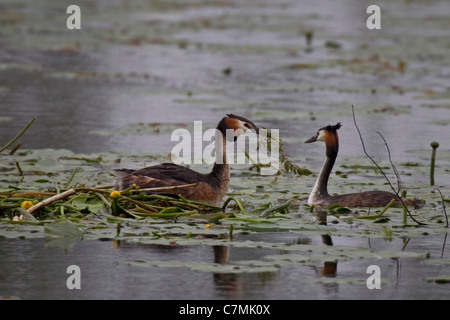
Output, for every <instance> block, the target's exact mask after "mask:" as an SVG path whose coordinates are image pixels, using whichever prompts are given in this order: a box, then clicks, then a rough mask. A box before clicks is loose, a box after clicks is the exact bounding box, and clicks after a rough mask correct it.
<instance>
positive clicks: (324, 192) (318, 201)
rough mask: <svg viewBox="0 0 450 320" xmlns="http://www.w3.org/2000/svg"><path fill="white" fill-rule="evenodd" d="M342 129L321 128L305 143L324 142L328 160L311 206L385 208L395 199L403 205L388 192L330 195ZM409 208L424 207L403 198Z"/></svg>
mask: <svg viewBox="0 0 450 320" xmlns="http://www.w3.org/2000/svg"><path fill="white" fill-rule="evenodd" d="M340 127H341V123H340V122H338V123H337V124H336V125H334V126H332V125H328V126H326V127H323V128H320V129H319V131H317V133H316V134H315V135H314V136H313V137H312V138H310V139H308V140H306V141H305V143H311V142H315V141H323V142H325V145H326V159H325V162H324V164H323V166H322V169H321V171H320V173H319V177H318V178H317V181H316V183H315V185H314V188H313V190H312V192H311V194H310V195H309V198H308V204H309V205H313V204H314V205H319V206H323V207H326V206H330V205H333V204H339V205H340V206H342V207H384V206H386V205H388V204H389V202H391V200H392V199H395V202H394V205H397V206H399V205H402V203H401V201H400V199H399V196H398V195H396V194H394V193H392V192H387V191H379V190H374V191H365V192H360V193H347V194H342V195H336V196H331V195H329V194H328V189H327V185H328V178H329V177H330V173H331V170H332V169H333V165H334V163H335V161H336V157H337V155H338V151H339V137H338V133H337V130H338V129H339V128H340ZM402 200H403V202H404V203H405V204H406V205H407V206H414V207H416V208H418V207H421V206H422V205H423V203H422V201H421V200H419V199H409V198H402Z"/></svg>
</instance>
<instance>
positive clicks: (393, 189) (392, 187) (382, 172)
mask: <svg viewBox="0 0 450 320" xmlns="http://www.w3.org/2000/svg"><path fill="white" fill-rule="evenodd" d="M352 114H353V123H354V124H355V127H356V130H357V131H358V134H359V139H360V140H361V144H362V147H363V151H364V154H365V155H366V156H367V157H368V158H369V159H370V160H371V161H372V162H373V163H374V164H375V166H376V167H377V168H378V170H380V172H381V174H382V175H383V176H384V178H385V179H386V181H387V182H388V184H389V186H390V187H391V189H392V191H394V194H395V195H396V197H397V199H398V200H400V202H401V203H402V205H403V207H404V208H405V210H406V211H407V213H408V215H409V217H410V218H411V219H412V220H413V221H414V222H415V223H417V224H419V225H424V224H425V223H422V222H419V221H417V220H416V219H414V217H413V216H412V214H411V212H410V211H409V209H408V208H407V206H406V204H405V202H403V199H402V197H400V196H399V195H398V192H397V191H396V190H395V188H394V186H393V185H392V183H391V181H390V180H389V178H388V177H387V176H386V174H385V173H384V171H383V169H381V167H380V166H379V165H378V163H376V161H375V160H373V158H372V157H371V156H370V155H369V154H368V153H367V151H366V146H365V145H364V140H363V138H362V135H361V131H360V130H359V127H358V125H357V124H356V116H355V109H354V107H353V105H352ZM383 140H384V139H383Z"/></svg>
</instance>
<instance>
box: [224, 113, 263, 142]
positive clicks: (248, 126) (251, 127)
mask: <svg viewBox="0 0 450 320" xmlns="http://www.w3.org/2000/svg"><path fill="white" fill-rule="evenodd" d="M217 129H219V130H220V132H222V134H224V135H226V133H227V130H232V131H233V136H234V140H235V141H236V139H237V137H238V136H239V135H241V134H243V133H247V132H248V131H254V132H256V134H258V133H259V128H258V127H257V126H256V125H255V124H254V123H253V122H251V121H250V120H248V119H247V118H244V117H241V116H237V115H234V114H227V116H226V117H224V118H222V120H221V121H220V122H219V124H218V125H217Z"/></svg>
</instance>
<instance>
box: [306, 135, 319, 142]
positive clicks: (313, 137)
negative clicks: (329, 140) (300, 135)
mask: <svg viewBox="0 0 450 320" xmlns="http://www.w3.org/2000/svg"><path fill="white" fill-rule="evenodd" d="M318 136H319V133H316V134H315V135H314V136H312V137H311V138H309V139H308V140H306V141H305V143H311V142H316V141H317V137H318Z"/></svg>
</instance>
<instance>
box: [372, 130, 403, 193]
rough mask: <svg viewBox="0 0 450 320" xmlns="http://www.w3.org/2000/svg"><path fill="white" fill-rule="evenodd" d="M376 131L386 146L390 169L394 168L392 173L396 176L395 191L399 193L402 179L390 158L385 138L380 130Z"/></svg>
mask: <svg viewBox="0 0 450 320" xmlns="http://www.w3.org/2000/svg"><path fill="white" fill-rule="evenodd" d="M377 133H378V134H379V135H380V137H381V139H383V141H384V145H385V146H386V149H387V152H388V156H389V162H390V163H391V166H392V170H394V174H395V176H396V178H397V187H398V190H397V192H396V193H397V194H399V193H400V191H401V190H402V189H403V185H402V180H401V179H400V174H399V173H398V170H397V168H396V167H395V165H394V163H393V162H392V159H391V151H390V150H389V146H388V144H387V142H386V139H384V137H383V135H382V134H381V133H380V132H378V131H377Z"/></svg>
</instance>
